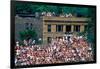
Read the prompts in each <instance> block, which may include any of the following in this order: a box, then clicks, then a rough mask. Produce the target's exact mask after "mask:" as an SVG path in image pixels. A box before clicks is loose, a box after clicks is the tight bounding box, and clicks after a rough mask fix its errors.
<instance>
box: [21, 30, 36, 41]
mask: <svg viewBox="0 0 100 69" xmlns="http://www.w3.org/2000/svg"><path fill="white" fill-rule="evenodd" d="M19 35H20V39H21V40H22V41H23V40H24V39H25V40H29V39H36V38H37V33H36V32H35V30H24V31H20V32H19Z"/></svg>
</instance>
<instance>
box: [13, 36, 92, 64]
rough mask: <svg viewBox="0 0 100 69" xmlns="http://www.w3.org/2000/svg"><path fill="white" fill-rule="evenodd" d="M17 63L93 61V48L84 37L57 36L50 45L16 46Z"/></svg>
mask: <svg viewBox="0 0 100 69" xmlns="http://www.w3.org/2000/svg"><path fill="white" fill-rule="evenodd" d="M15 52H16V55H15V64H16V65H35V64H54V63H73V62H87V61H93V49H92V47H91V44H89V43H87V41H86V39H84V38H83V37H75V36H73V37H70V38H55V39H52V41H51V43H50V44H48V45H44V46H42V45H35V44H33V45H31V46H28V45H24V46H18V45H16V46H15Z"/></svg>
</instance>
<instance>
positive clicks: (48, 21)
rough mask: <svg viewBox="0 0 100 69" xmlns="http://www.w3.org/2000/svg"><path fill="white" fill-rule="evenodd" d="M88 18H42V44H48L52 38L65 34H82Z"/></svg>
mask: <svg viewBox="0 0 100 69" xmlns="http://www.w3.org/2000/svg"><path fill="white" fill-rule="evenodd" d="M88 22H89V18H85V17H67V18H66V17H52V16H51V17H47V16H44V17H43V42H44V43H48V42H50V41H51V39H52V38H56V37H63V36H64V34H65V33H68V32H72V33H73V34H74V33H79V32H84V30H85V28H86V26H87V25H88Z"/></svg>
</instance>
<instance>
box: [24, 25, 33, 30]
mask: <svg viewBox="0 0 100 69" xmlns="http://www.w3.org/2000/svg"><path fill="white" fill-rule="evenodd" d="M32 28H33V24H32V23H25V29H26V30H29V29H32Z"/></svg>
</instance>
